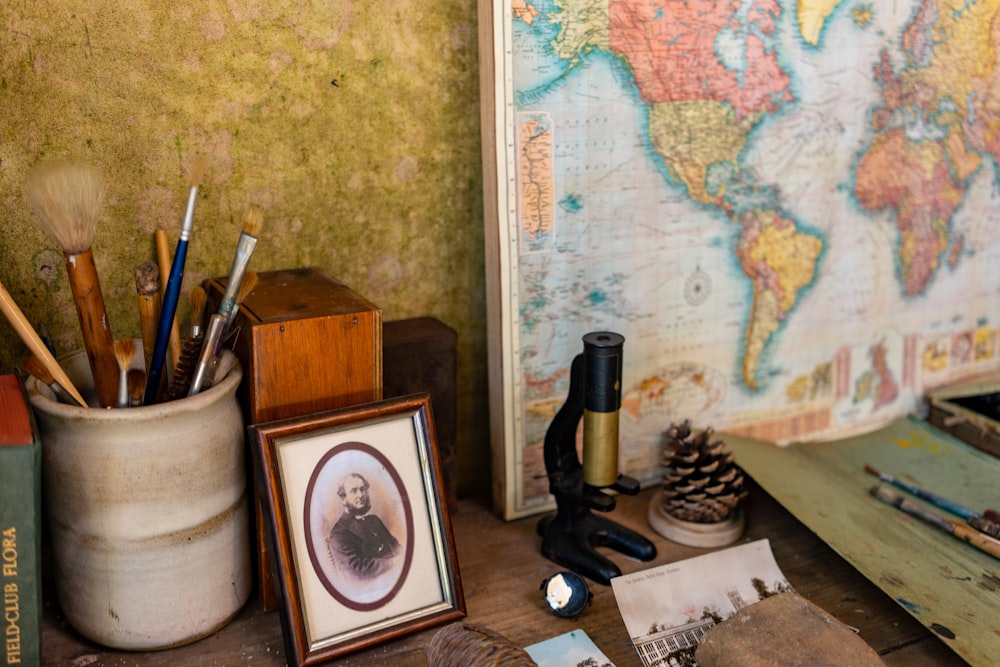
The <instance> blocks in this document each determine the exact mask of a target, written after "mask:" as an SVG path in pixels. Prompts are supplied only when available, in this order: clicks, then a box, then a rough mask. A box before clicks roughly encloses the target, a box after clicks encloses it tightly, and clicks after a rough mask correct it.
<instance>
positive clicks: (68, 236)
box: [24, 161, 118, 408]
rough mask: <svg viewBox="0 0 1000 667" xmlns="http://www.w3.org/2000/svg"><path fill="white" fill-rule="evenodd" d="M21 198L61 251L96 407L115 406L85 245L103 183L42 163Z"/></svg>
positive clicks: (109, 348)
mask: <svg viewBox="0 0 1000 667" xmlns="http://www.w3.org/2000/svg"><path fill="white" fill-rule="evenodd" d="M24 194H25V197H26V198H27V200H28V203H29V204H30V205H31V208H32V210H33V211H34V212H35V216H36V217H37V218H38V222H39V224H40V225H41V227H42V229H43V230H45V232H46V233H47V234H48V235H49V236H50V237H52V239H53V240H55V242H56V243H58V244H59V246H60V247H61V248H62V251H63V254H64V256H65V258H66V270H67V273H68V275H69V286H70V289H71V291H72V292H73V302H74V304H75V305H76V312H77V316H78V318H79V320H80V329H81V332H82V334H83V345H84V347H85V348H86V350H87V359H88V361H89V362H90V370H91V373H92V374H93V376H94V387H95V388H96V390H97V399H98V402H99V403H100V405H101V407H104V408H107V407H113V406H114V405H115V404H116V403H117V400H118V363H117V362H116V361H115V353H114V338H113V336H112V334H111V326H110V324H109V323H108V313H107V309H106V308H105V305H104V294H103V292H102V291H101V283H100V280H99V279H98V274H97V267H96V265H95V263H94V254H93V252H92V251H91V247H90V246H91V242H92V241H93V239H94V231H95V230H96V228H97V221H98V218H100V216H101V212H102V210H103V208H104V182H103V179H102V178H101V175H100V172H98V171H97V169H95V168H94V167H91V166H89V165H83V164H74V163H70V162H62V161H52V162H44V163H42V164H40V165H38V166H36V167H35V168H34V169H32V170H31V172H30V173H29V174H28V178H27V179H26V181H25V184H24Z"/></svg>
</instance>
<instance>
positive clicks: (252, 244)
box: [218, 206, 264, 330]
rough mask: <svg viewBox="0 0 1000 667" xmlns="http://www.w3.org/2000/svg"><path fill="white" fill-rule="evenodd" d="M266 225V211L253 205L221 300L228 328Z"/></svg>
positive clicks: (221, 307) (221, 311) (220, 310)
mask: <svg viewBox="0 0 1000 667" xmlns="http://www.w3.org/2000/svg"><path fill="white" fill-rule="evenodd" d="M263 226H264V212H263V211H261V210H260V208H258V207H256V206H251V207H250V208H249V209H248V210H247V212H246V215H245V216H244V218H243V231H241V232H240V238H239V240H238V241H237V242H236V254H235V255H234V256H233V265H232V267H231V268H230V269H229V279H228V280H227V281H226V289H225V291H224V292H223V293H222V299H221V300H220V301H219V310H218V312H219V314H220V315H222V316H224V317H225V318H226V329H227V330H228V329H229V327H230V326H231V325H232V323H233V317H235V316H236V302H237V300H236V295H237V293H238V292H239V290H240V285H241V284H242V283H243V276H244V275H245V274H246V272H247V266H249V264H250V258H251V257H252V256H253V251H254V248H256V247H257V238H258V237H259V236H260V230H261V228H262V227H263Z"/></svg>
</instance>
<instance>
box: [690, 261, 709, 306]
mask: <svg viewBox="0 0 1000 667" xmlns="http://www.w3.org/2000/svg"><path fill="white" fill-rule="evenodd" d="M711 295H712V277H711V276H709V275H708V274H707V273H705V272H704V271H702V270H701V267H700V266H699V267H697V268H696V269H695V270H694V271H692V272H691V275H689V276H688V277H687V279H685V281H684V300H685V301H687V303H688V305H689V306H700V305H701V304H703V303H705V302H706V301H708V297H710V296H711Z"/></svg>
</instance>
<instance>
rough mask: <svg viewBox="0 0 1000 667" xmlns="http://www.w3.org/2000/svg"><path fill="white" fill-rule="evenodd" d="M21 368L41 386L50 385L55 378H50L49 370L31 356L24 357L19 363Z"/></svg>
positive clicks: (39, 360)
mask: <svg viewBox="0 0 1000 667" xmlns="http://www.w3.org/2000/svg"><path fill="white" fill-rule="evenodd" d="M21 368H23V369H24V371H25V372H26V373H28V374H29V375H33V376H34V377H36V378H38V380H39V381H40V382H41V383H42V384H52V383H53V382H54V381H55V378H53V377H52V373H50V372H49V369H48V368H46V367H45V364H43V363H42V360H41V359H39V358H38V357H36V356H35V355H33V354H32V355H28V356H27V357H25V359H24V361H22V362H21Z"/></svg>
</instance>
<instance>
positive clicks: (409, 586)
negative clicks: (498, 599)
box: [248, 393, 466, 667]
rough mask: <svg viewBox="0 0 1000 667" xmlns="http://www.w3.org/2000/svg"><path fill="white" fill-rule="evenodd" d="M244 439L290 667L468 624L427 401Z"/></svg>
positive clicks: (330, 416) (310, 420) (376, 406)
mask: <svg viewBox="0 0 1000 667" xmlns="http://www.w3.org/2000/svg"><path fill="white" fill-rule="evenodd" d="M248 431H249V433H250V439H251V441H252V447H251V449H252V450H253V456H254V465H255V466H256V473H257V475H256V480H257V485H258V494H259V495H260V498H261V500H262V505H263V508H264V512H265V513H266V515H267V516H266V517H265V522H266V523H268V529H269V530H268V533H269V534H268V538H269V540H270V541H271V547H272V549H273V551H272V552H273V553H274V554H275V556H276V557H275V559H274V561H275V563H274V565H275V569H276V572H275V573H274V574H275V582H276V583H277V584H278V588H279V590H280V592H281V596H282V605H281V609H280V611H281V618H282V630H283V632H284V637H285V646H286V650H287V653H288V655H287V658H288V663H289V664H290V665H295V666H302V667H308V666H309V665H317V664H320V663H323V662H326V661H328V660H330V659H333V658H337V657H340V656H343V655H346V654H348V653H352V652H355V651H359V650H363V649H365V648H369V647H371V646H374V645H376V644H380V643H382V642H386V641H390V640H393V639H396V638H398V637H401V636H404V635H407V634H411V633H414V632H418V631H421V630H424V629H427V628H430V627H433V626H436V625H441V624H444V623H448V622H451V621H454V620H457V619H460V618H463V617H464V616H465V615H466V611H465V600H464V596H463V592H462V584H461V577H460V573H459V567H458V556H457V551H456V549H455V541H454V536H453V533H452V529H451V520H450V518H449V514H448V509H447V505H446V497H445V495H446V494H445V491H444V489H445V487H444V484H443V480H442V475H441V465H440V461H439V456H438V451H437V442H436V437H435V432H434V422H433V417H432V413H431V408H430V398H429V396H428V395H427V394H426V393H422V394H414V395H411V396H404V397H400V398H394V399H388V400H384V401H378V402H375V403H368V404H365V405H361V406H357V407H350V408H343V409H339V410H331V411H327V412H320V413H315V414H312V415H306V416H302V417H294V418H290V419H283V420H279V421H273V422H268V423H264V424H254V425H251V426H249V427H248Z"/></svg>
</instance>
